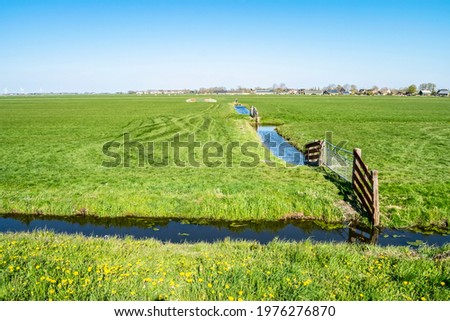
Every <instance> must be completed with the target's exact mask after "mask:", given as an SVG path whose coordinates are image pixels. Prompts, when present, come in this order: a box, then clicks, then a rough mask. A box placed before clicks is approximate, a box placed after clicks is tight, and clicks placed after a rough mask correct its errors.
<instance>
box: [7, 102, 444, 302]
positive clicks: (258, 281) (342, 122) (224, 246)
mask: <svg viewBox="0 0 450 321" xmlns="http://www.w3.org/2000/svg"><path fill="white" fill-rule="evenodd" d="M185 99H186V97H181V96H164V97H148V96H147V97H137V96H63V97H58V96H54V97H0V124H1V131H0V148H1V149H2V153H0V173H1V175H0V198H1V201H0V213H14V212H20V213H43V214H57V215H58V214H59V215H76V214H83V215H98V216H123V215H137V216H146V217H178V218H206V219H208V218H212V219H226V220H248V219H250V220H276V219H280V218H282V217H283V216H285V215H289V214H295V215H298V214H299V213H302V214H303V215H305V216H308V217H313V218H317V219H320V220H325V221H342V220H343V219H344V218H345V213H346V211H347V210H346V209H345V207H344V206H342V204H343V199H344V198H345V195H343V194H342V193H341V188H342V186H341V185H340V184H339V183H337V182H336V181H333V180H332V179H329V176H328V175H327V174H326V173H325V172H324V171H323V170H321V169H316V168H311V167H305V166H302V167H298V168H289V167H286V166H284V165H283V163H281V162H279V161H276V160H275V162H276V164H277V166H276V167H270V166H268V165H267V163H266V162H264V154H265V149H264V148H263V147H261V146H257V147H254V149H253V150H252V152H253V153H254V155H258V158H259V161H258V163H257V165H256V166H249V164H248V162H249V161H250V160H251V159H250V158H249V155H246V154H242V152H241V151H240V150H239V149H234V150H232V156H233V157H232V158H231V161H229V162H228V163H227V159H224V158H220V157H216V158H214V159H213V160H214V161H215V160H222V161H223V162H222V164H221V165H219V166H217V167H216V166H215V165H214V164H213V163H209V164H208V163H205V162H202V161H201V159H202V157H201V156H202V155H201V154H202V153H201V152H200V151H199V150H196V152H195V153H194V154H193V155H192V156H191V157H192V158H193V159H194V160H196V161H198V162H199V164H198V166H192V165H189V166H185V167H181V166H177V165H176V164H175V155H173V153H172V154H170V153H169V155H168V156H167V157H166V158H167V160H168V165H167V166H164V167H158V166H154V165H153V166H151V165H149V164H147V163H146V159H144V164H142V165H143V166H139V157H138V152H137V148H135V150H134V152H133V153H132V157H131V160H130V166H129V167H126V166H123V160H124V157H123V156H124V155H122V154H120V153H121V152H120V149H119V150H116V151H117V152H119V154H120V156H121V161H122V163H121V164H122V165H120V166H118V167H105V166H103V165H102V163H103V162H104V161H107V162H110V161H111V160H112V159H111V157H107V156H105V155H104V154H103V152H102V149H103V146H104V144H105V143H106V142H109V141H118V142H122V141H123V139H124V138H123V134H124V133H129V135H130V138H131V140H135V141H139V142H142V143H147V142H155V146H154V148H155V149H154V150H153V154H154V155H159V154H158V153H159V152H161V151H162V150H163V147H162V146H163V145H162V144H163V142H170V141H173V137H174V135H175V134H177V133H179V134H180V138H181V140H182V141H186V140H188V138H189V135H190V134H195V138H196V141H198V142H200V144H201V145H203V144H206V143H207V142H217V143H220V144H221V145H223V146H228V145H227V144H229V143H230V142H236V143H239V144H243V143H245V142H253V143H259V138H258V137H257V135H256V133H255V131H254V129H253V128H252V127H251V126H250V124H249V119H248V117H246V116H242V115H237V114H236V113H235V112H234V110H233V107H232V105H231V104H230V101H232V98H230V97H219V98H218V103H216V104H212V103H192V104H188V103H186V102H185ZM240 100H241V101H242V102H243V103H246V104H248V105H255V106H257V107H258V109H259V112H260V114H261V116H262V120H263V122H267V123H276V124H278V125H279V126H278V129H279V131H280V132H281V133H282V134H283V135H284V136H286V137H288V138H289V139H290V140H291V141H292V142H293V143H295V144H297V145H298V146H302V145H303V144H304V143H306V142H308V141H310V140H314V139H321V138H323V136H324V133H325V132H326V131H332V132H333V139H334V141H335V142H339V141H340V140H348V143H347V145H346V147H347V148H348V149H351V148H353V147H359V148H361V149H362V151H363V157H364V158H365V160H366V161H367V163H368V164H369V166H370V167H371V168H374V169H378V170H379V171H380V193H381V212H382V218H381V222H382V224H383V225H387V226H391V227H404V226H408V227H412V226H421V227H432V226H440V227H445V224H447V228H448V220H449V216H450V210H449V203H450V200H449V198H448V195H450V173H449V168H450V166H449V165H450V164H449V160H448V157H447V155H448V153H447V150H448V148H449V147H450V132H449V126H448V125H449V122H450V100H448V99H447V100H445V99H435V98H425V99H422V98H420V99H419V98H411V97H408V98H395V97H392V98H390V97H384V98H378V97H349V98H346V97H335V98H328V97H288V96H276V97H256V96H249V97H242V98H240ZM147 147H148V146H147ZM225 149H226V147H225ZM149 155H152V153H150V151H149V148H147V149H146V154H145V157H147V156H149ZM189 157H190V155H189V153H188V152H187V151H186V150H181V151H180V161H185V162H187V161H188V160H189ZM163 158H164V157H163ZM160 160H161V159H159V158H158V156H156V158H155V161H156V162H159V161H160ZM191 163H192V162H191ZM347 213H348V212H347ZM449 250H450V248H449V245H448V244H447V245H446V246H444V247H442V248H431V247H421V248H419V250H418V251H414V250H411V249H409V248H406V247H398V248H393V247H389V248H381V247H376V246H362V245H350V244H315V243H311V242H300V243H285V242H281V241H274V242H272V243H270V244H268V245H260V244H258V243H249V242H230V241H223V242H218V243H215V244H204V243H199V244H178V245H175V244H170V243H169V244H161V243H160V242H157V241H155V240H143V241H138V240H134V239H131V238H130V239H125V240H121V239H115V238H112V239H102V238H88V237H82V236H68V235H57V234H53V233H48V232H34V233H19V234H11V233H4V234H0V300H449V299H450V288H449V284H450V279H449V275H450V263H449V260H448V259H442V260H440V259H439V260H438V259H436V255H438V256H439V253H444V252H445V253H446V254H444V255H442V257H445V256H447V255H448V253H449V252H448V251H449ZM244 276H245V277H244Z"/></svg>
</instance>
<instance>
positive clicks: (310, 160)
mask: <svg viewBox="0 0 450 321" xmlns="http://www.w3.org/2000/svg"><path fill="white" fill-rule="evenodd" d="M322 146H323V141H322V140H318V141H315V142H311V143H308V144H306V145H305V148H304V154H305V163H306V164H307V165H312V166H320V165H321V157H322Z"/></svg>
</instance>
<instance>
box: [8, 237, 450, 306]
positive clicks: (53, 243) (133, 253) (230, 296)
mask: <svg viewBox="0 0 450 321" xmlns="http://www.w3.org/2000/svg"><path fill="white" fill-rule="evenodd" d="M446 251H447V252H446ZM449 251H450V247H449V246H448V245H447V246H445V247H443V248H431V247H421V248H419V249H418V250H412V249H410V248H408V247H386V248H382V247H375V246H367V245H354V244H353V245H352V244H315V243H312V242H309V241H306V242H299V243H285V242H281V241H273V242H271V243H269V244H268V245H260V244H259V243H252V242H230V241H226V240H225V241H222V242H218V243H214V244H206V243H197V244H178V245H175V244H164V245H163V244H162V243H160V242H158V241H155V240H134V239H115V238H110V239H104V238H92V237H89V238H87V237H82V236H75V235H72V236H70V235H63V234H53V233H50V232H34V233H19V234H12V233H6V234H0V300H121V301H122V300H172V301H174V300H202V301H204V300H230V301H248V300H252V301H255V300H256V301H259V300H261V301H264V300H267V301H274V300H290V301H305V300H351V301H358V300H361V301H362V300H378V301H386V300H415V301H421V300H422V301H424V300H440V301H448V300H450V277H449V276H450V262H449V260H448V258H447V259H445V257H446V254H445V253H447V255H448V253H449Z"/></svg>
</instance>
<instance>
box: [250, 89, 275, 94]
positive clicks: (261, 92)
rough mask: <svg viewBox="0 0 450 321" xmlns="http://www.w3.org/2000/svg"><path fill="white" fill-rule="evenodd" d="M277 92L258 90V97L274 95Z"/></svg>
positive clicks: (256, 91)
mask: <svg viewBox="0 0 450 321" xmlns="http://www.w3.org/2000/svg"><path fill="white" fill-rule="evenodd" d="M274 93H275V92H274V91H273V90H271V89H256V90H255V94H256V95H273V94H274Z"/></svg>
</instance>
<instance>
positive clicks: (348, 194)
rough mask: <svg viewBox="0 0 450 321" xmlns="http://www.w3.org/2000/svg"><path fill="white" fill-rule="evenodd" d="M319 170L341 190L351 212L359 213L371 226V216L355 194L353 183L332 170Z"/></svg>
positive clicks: (340, 193) (357, 218) (319, 168)
mask: <svg viewBox="0 0 450 321" xmlns="http://www.w3.org/2000/svg"><path fill="white" fill-rule="evenodd" d="M317 170H318V171H319V172H320V173H322V174H323V176H324V178H325V179H326V180H327V181H330V182H331V183H333V184H334V185H335V186H336V187H337V188H338V189H339V195H342V196H343V197H344V202H345V203H347V205H348V206H349V207H350V208H351V210H352V211H354V212H357V213H358V214H360V215H361V217H363V218H365V219H367V224H369V225H370V222H371V218H370V215H369V213H367V212H366V211H365V210H364V208H363V207H362V206H361V204H360V203H359V202H358V200H357V199H356V196H355V193H354V192H353V187H352V183H351V182H347V181H346V180H344V179H343V178H341V177H340V176H339V175H337V174H336V173H334V172H332V171H331V170H329V169H327V168H326V167H318V168H317ZM348 212H349V211H347V212H346V215H348V214H349V213H348ZM349 216H353V217H351V219H352V220H357V221H359V217H355V215H349Z"/></svg>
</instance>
